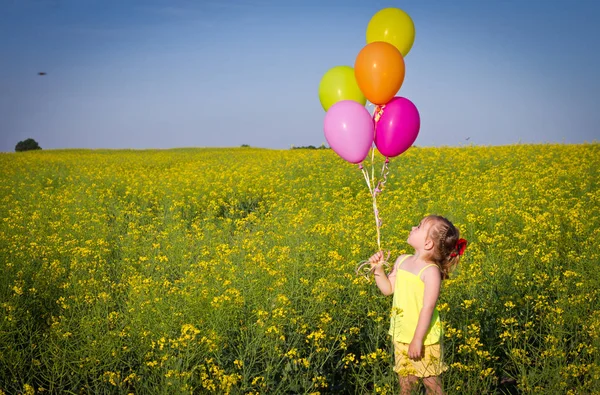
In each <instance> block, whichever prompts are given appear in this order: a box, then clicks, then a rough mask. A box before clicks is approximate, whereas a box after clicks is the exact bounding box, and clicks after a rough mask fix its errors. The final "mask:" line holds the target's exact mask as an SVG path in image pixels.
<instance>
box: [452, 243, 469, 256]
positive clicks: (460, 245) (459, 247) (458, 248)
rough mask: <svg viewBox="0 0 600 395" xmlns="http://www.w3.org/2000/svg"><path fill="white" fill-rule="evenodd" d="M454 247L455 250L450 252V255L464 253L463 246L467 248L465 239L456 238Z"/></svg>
mask: <svg viewBox="0 0 600 395" xmlns="http://www.w3.org/2000/svg"><path fill="white" fill-rule="evenodd" d="M455 248H456V251H457V252H453V253H452V254H450V256H451V257H455V256H457V255H462V254H464V253H465V248H467V241H466V240H465V239H458V241H457V242H456V247H455Z"/></svg>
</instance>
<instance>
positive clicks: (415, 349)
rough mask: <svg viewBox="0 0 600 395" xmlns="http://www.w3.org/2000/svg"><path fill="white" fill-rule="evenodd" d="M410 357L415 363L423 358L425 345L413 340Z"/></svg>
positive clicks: (409, 348)
mask: <svg viewBox="0 0 600 395" xmlns="http://www.w3.org/2000/svg"><path fill="white" fill-rule="evenodd" d="M408 357H409V358H410V359H412V360H414V361H418V360H419V359H421V358H423V343H422V342H420V341H415V340H414V339H413V341H411V342H410V344H409V345H408Z"/></svg>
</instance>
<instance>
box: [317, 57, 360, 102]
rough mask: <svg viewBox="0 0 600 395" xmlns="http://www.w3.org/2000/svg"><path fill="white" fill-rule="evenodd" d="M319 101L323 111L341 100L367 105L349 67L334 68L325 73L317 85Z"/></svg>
mask: <svg viewBox="0 0 600 395" xmlns="http://www.w3.org/2000/svg"><path fill="white" fill-rule="evenodd" d="M319 100H320V101H321V106H323V109H324V110H325V111H327V110H329V107H331V106H333V105H334V104H335V103H337V102H339V101H342V100H354V101H355V102H357V103H360V104H362V105H363V106H364V105H365V104H366V103H367V98H366V97H365V95H363V93H362V91H361V90H360V88H359V87H358V84H357V83H356V77H355V76H354V69H353V68H352V67H350V66H335V67H332V68H331V69H329V70H328V71H327V72H326V73H325V75H324V76H323V78H321V83H320V84H319Z"/></svg>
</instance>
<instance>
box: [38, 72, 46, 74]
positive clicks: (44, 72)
mask: <svg viewBox="0 0 600 395" xmlns="http://www.w3.org/2000/svg"><path fill="white" fill-rule="evenodd" d="M38 75H46V73H45V72H43V71H40V72H39V73H38Z"/></svg>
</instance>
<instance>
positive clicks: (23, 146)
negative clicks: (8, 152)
mask: <svg viewBox="0 0 600 395" xmlns="http://www.w3.org/2000/svg"><path fill="white" fill-rule="evenodd" d="M36 149H42V147H40V145H39V144H38V143H37V141H35V140H34V139H27V140H24V141H19V142H18V143H17V145H16V147H15V152H22V151H31V150H36Z"/></svg>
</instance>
